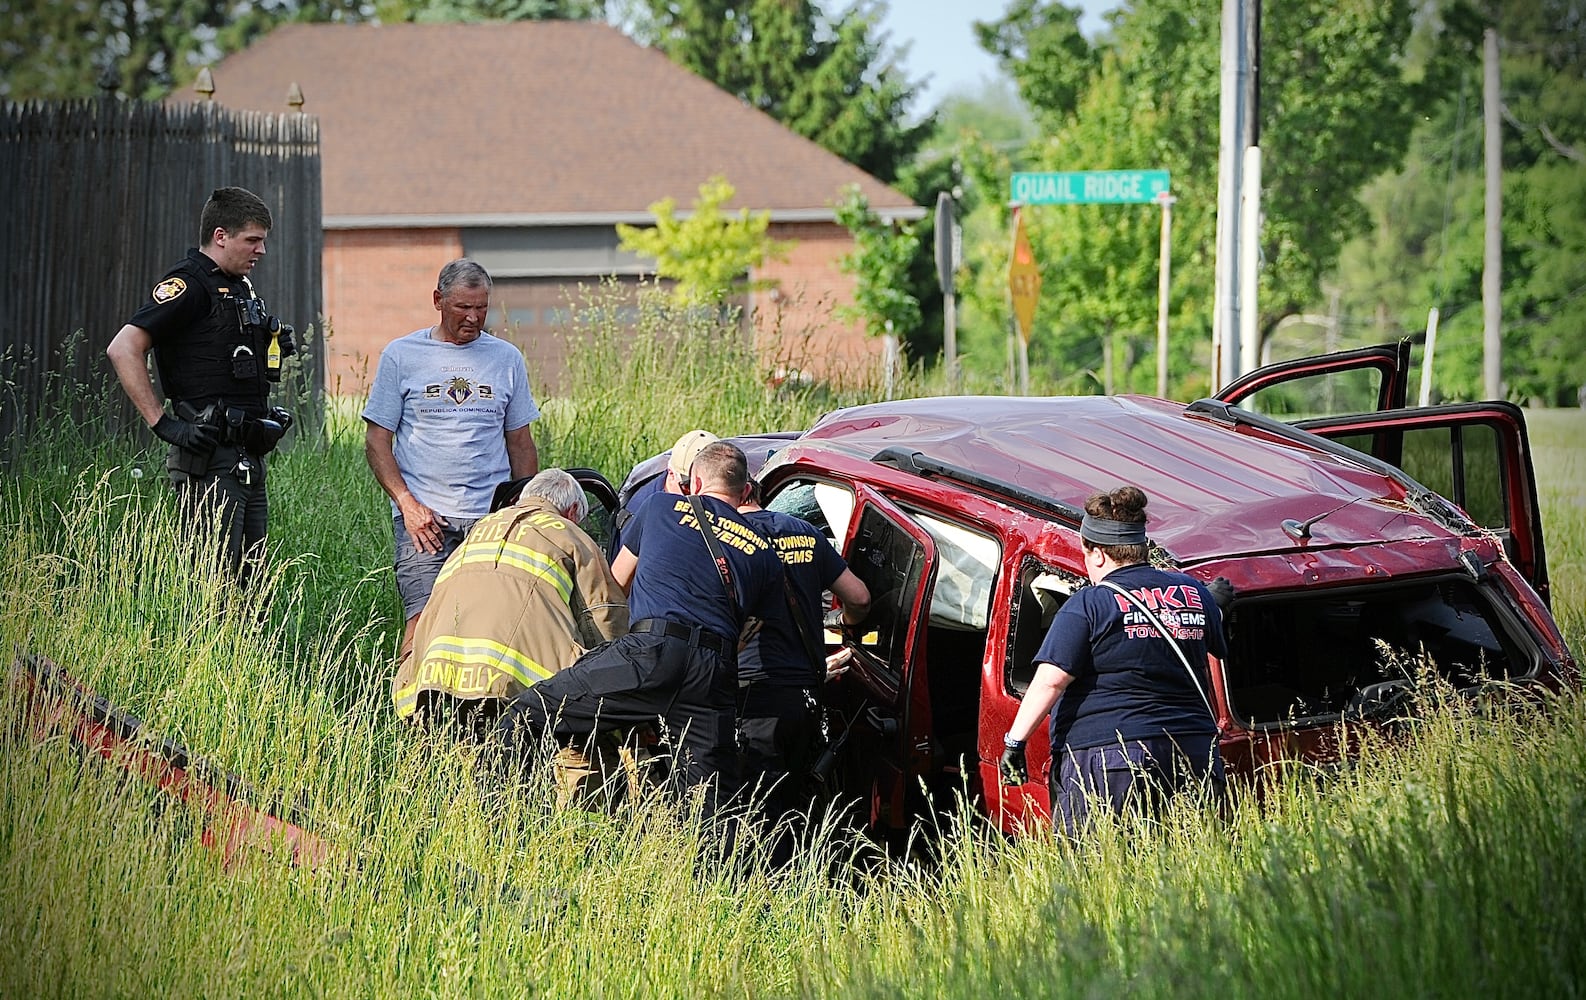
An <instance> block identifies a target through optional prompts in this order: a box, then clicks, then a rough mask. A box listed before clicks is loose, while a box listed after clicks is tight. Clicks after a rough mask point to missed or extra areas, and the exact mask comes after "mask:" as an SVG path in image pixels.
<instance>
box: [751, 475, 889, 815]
mask: <svg viewBox="0 0 1586 1000" xmlns="http://www.w3.org/2000/svg"><path fill="white" fill-rule="evenodd" d="M750 492H751V498H750V501H749V502H748V503H745V504H743V505H742V506H740V507H739V508H738V510H739V512H740V513H742V514H743V516H744V518H745V519H746V520H747V521H748V522H749V523H750V524H752V525H754V527H755V530H757V531H758V532H760V534H761V535H763V536H765V538H766V539H767V540H769V541H770V542H771V545H772V547H773V548H774V549H775V550H776V553H777V557H778V558H779V559H781V560H782V565H783V569H784V572H785V574H786V578H787V584H786V586H785V587H784V588H783V589H784V600H783V605H784V608H785V610H786V613H785V614H782V615H778V616H776V617H773V618H770V619H767V620H766V622H765V624H764V626H763V627H762V628H761V629H760V631H759V633H758V634H756V635H755V637H754V638H753V639H751V640H750V641H749V643H748V644H747V645H746V646H744V648H743V651H742V652H740V653H739V654H738V684H739V686H738V732H739V734H740V740H739V748H740V750H741V751H742V759H743V765H744V773H743V780H744V782H745V784H746V785H747V786H748V787H749V788H750V790H751V792H752V794H754V795H756V796H758V797H760V799H761V801H763V803H764V806H765V813H766V815H767V817H768V818H769V819H771V820H773V821H774V820H776V819H779V818H781V817H782V816H783V815H785V814H787V813H789V812H792V811H796V810H798V809H800V808H802V807H803V806H806V805H807V804H808V802H809V795H808V789H807V787H806V783H805V779H806V778H807V777H808V775H809V769H810V764H811V763H812V761H811V759H810V756H811V750H812V748H813V746H814V742H815V736H816V725H817V722H818V720H817V719H816V716H815V712H814V711H813V709H814V702H813V700H812V698H813V695H814V691H815V689H817V688H818V687H819V686H820V684H821V682H822V681H823V680H824V679H825V671H826V663H825V643H824V642H823V640H822V636H823V635H824V626H823V624H822V620H821V619H822V614H821V611H822V601H821V593H822V591H826V590H830V591H831V592H832V593H834V594H835V595H836V596H837V599H838V600H839V601H841V602H842V614H843V620H844V622H846V623H847V624H850V625H852V624H856V623H858V622H861V621H863V620H864V617H865V613H866V612H867V611H868V610H869V608H870V590H869V588H867V587H866V586H865V584H864V581H863V580H861V579H859V577H857V576H855V575H854V572H853V570H851V569H849V568H848V564H847V563H846V562H844V561H843V557H842V555H841V554H840V553H838V551H837V550H836V549H835V548H833V547H832V544H831V542H829V541H827V540H826V537H825V536H824V535H822V534H821V532H820V529H819V528H816V527H815V526H814V525H813V524H810V523H809V522H808V521H805V520H804V519H802V518H799V517H794V516H793V515H792V514H785V513H782V512H780V511H772V510H765V509H763V508H762V507H761V506H760V505H759V502H758V497H757V496H754V494H755V493H757V492H758V491H757V490H756V489H751V491H750ZM795 615H796V616H797V617H796V618H795V617H794V616H795Z"/></svg>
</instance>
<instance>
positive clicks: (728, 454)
mask: <svg viewBox="0 0 1586 1000" xmlns="http://www.w3.org/2000/svg"><path fill="white" fill-rule="evenodd" d="M748 483H749V472H748V463H747V461H746V460H745V458H744V454H743V452H742V451H740V450H739V449H738V447H737V446H736V445H733V444H730V443H728V442H725V441H718V442H715V443H713V444H710V445H708V446H706V447H705V448H704V449H703V450H701V451H700V453H699V455H698V457H696V458H695V460H694V465H693V468H692V470H691V471H690V474H689V491H690V494H691V495H690V496H678V495H674V494H671V493H657V494H655V495H654V496H653V497H651V498H650V499H649V500H647V501H645V502H644V504H643V505H642V506H641V507H640V508H639V509H638V510H637V511H636V512H635V514H634V518H633V520H632V521H631V522H630V523H629V525H628V528H627V530H626V531H624V533H623V546H622V549H621V551H619V552H618V553H617V557H616V559H615V560H613V561H612V566H611V569H612V574H613V575H614V576H615V577H616V578H617V582H618V583H620V584H622V586H623V587H624V588H626V589H627V590H628V608H629V614H630V616H631V618H632V620H633V624H632V626H631V631H630V632H629V634H628V635H625V636H623V637H621V638H619V639H616V640H614V641H613V642H609V643H606V644H605V645H603V646H599V647H597V648H595V649H593V650H590V651H589V652H588V653H586V654H585V655H584V656H581V657H579V659H578V660H577V661H575V662H574V663H573V665H572V666H570V667H568V668H567V669H566V670H563V671H562V672H561V673H558V674H556V675H555V676H553V677H550V678H548V679H546V680H543V681H541V682H540V683H538V684H536V685H534V686H533V687H531V688H529V689H528V690H527V691H524V692H523V693H522V694H520V695H519V696H518V697H517V698H516V699H514V701H513V703H512V707H511V708H510V709H509V710H508V711H507V712H506V713H505V714H504V715H503V717H502V720H501V731H502V735H503V738H504V739H505V740H506V741H507V742H508V743H509V745H510V744H514V743H515V744H517V745H519V746H520V747H521V746H522V745H523V744H524V742H525V741H526V740H532V739H533V738H534V737H535V736H537V735H538V734H540V733H543V732H545V731H546V730H547V729H553V731H554V732H555V735H556V737H557V738H558V740H574V741H582V740H586V739H587V738H588V737H589V736H590V735H592V734H594V733H595V732H597V731H598V730H607V729H615V728H621V727H624V726H630V725H633V724H635V723H640V722H653V721H655V719H656V718H657V717H660V718H661V719H662V720H663V721H664V723H665V728H666V733H667V735H668V738H669V739H670V740H671V741H672V745H673V747H674V748H675V750H676V753H677V757H678V759H677V760H676V761H675V763H674V773H675V774H677V775H678V776H679V777H680V778H681V779H682V782H683V784H685V785H686V786H687V787H695V786H701V785H703V786H704V787H705V789H706V792H705V811H706V814H707V815H711V814H713V813H714V812H715V811H716V809H717V807H718V805H719V804H720V803H721V802H722V801H724V800H725V799H727V798H729V797H731V796H732V795H734V794H735V793H736V792H737V789H738V775H737V772H738V768H737V736H736V725H735V712H736V705H735V701H736V694H737V689H738V644H739V636H740V634H741V633H742V632H743V631H744V628H745V623H746V621H747V620H748V619H749V618H754V619H757V620H761V621H763V620H764V619H765V618H767V617H770V616H774V615H776V614H778V613H779V605H780V603H781V602H782V600H783V596H782V583H781V573H782V564H781V562H780V561H778V559H777V557H776V553H775V551H774V550H773V549H772V547H771V544H770V542H768V541H767V540H766V539H765V538H764V537H763V536H762V535H761V534H760V533H759V532H757V531H756V530H755V529H754V528H753V527H751V526H750V525H749V523H748V522H747V521H745V520H744V518H743V517H742V515H740V514H739V513H738V510H737V505H738V504H739V503H741V502H743V499H744V497H745V496H746V495H747V490H748ZM696 501H697V502H698V507H697V508H696V506H695V502H696ZM696 509H698V510H702V511H703V514H704V517H703V523H701V518H699V517H698V516H697V515H696ZM706 531H709V532H710V535H711V540H712V541H711V542H707V540H706V536H705V532H706ZM712 545H713V546H714V549H715V551H716V552H719V553H720V558H721V560H722V562H721V563H718V562H717V558H716V556H715V555H713V551H712ZM729 586H730V587H731V593H730V594H729V591H728V587H729Z"/></svg>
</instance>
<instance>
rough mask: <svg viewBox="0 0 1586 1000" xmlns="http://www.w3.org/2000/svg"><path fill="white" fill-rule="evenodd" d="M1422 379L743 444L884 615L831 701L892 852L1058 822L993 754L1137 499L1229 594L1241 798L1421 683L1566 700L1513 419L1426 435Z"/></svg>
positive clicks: (849, 425)
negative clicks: (1046, 644) (917, 824)
mask: <svg viewBox="0 0 1586 1000" xmlns="http://www.w3.org/2000/svg"><path fill="white" fill-rule="evenodd" d="M1408 367H1409V346H1408V344H1401V345H1397V346H1388V347H1377V348H1367V349H1363V350H1358V351H1352V352H1347V353H1343V354H1336V355H1328V356H1325V357H1320V358H1309V359H1305V360H1302V361H1297V362H1290V363H1285V364H1282V365H1274V366H1271V367H1269V368H1265V369H1262V370H1260V371H1257V372H1254V373H1252V374H1251V375H1249V376H1247V377H1245V378H1244V379H1241V380H1240V381H1238V382H1236V383H1235V384H1233V385H1231V386H1229V387H1228V388H1227V389H1226V390H1225V391H1224V392H1223V393H1221V394H1220V395H1219V396H1218V397H1217V398H1215V399H1203V400H1200V401H1198V402H1195V403H1192V404H1190V405H1189V406H1184V405H1182V404H1179V403H1172V402H1168V401H1166V400H1161V399H1156V398H1152V397H1145V396H1113V397H1102V396H1079V397H1047V398H1012V397H951V398H926V399H911V400H903V401H897V402H887V403H876V404H871V405H866V406H858V407H852V408H849V409H844V410H838V411H836V412H833V413H830V414H827V415H826V416H825V417H823V418H822V419H821V420H820V421H819V422H817V423H816V425H815V426H814V427H812V428H810V429H809V430H807V431H805V432H804V433H803V434H800V435H798V436H796V437H793V436H789V435H781V436H771V438H770V439H767V438H755V439H751V440H750V443H752V444H755V445H757V446H762V447H760V448H759V454H765V453H766V451H767V450H769V449H771V448H775V450H774V451H770V454H769V457H768V458H766V459H765V460H764V465H763V467H762V468H761V469H760V472H759V476H760V479H761V481H762V483H763V485H764V490H765V496H766V501H765V502H766V506H768V507H770V508H772V509H777V510H784V511H789V512H791V513H794V514H797V515H798V516H800V517H803V518H805V519H806V520H809V521H811V522H813V523H814V524H816V525H817V526H819V527H820V528H822V529H823V530H824V531H825V532H826V533H827V535H828V537H829V538H830V539H831V540H832V541H833V543H834V544H836V545H837V546H838V548H840V549H841V550H842V552H843V554H844V556H845V557H846V558H847V560H848V564H849V566H851V567H852V568H853V570H854V572H855V573H857V574H858V575H859V576H860V577H861V578H862V579H863V580H864V581H865V583H866V584H867V585H868V587H869V588H870V592H871V594H872V595H873V597H874V605H873V609H872V612H871V615H870V618H869V620H868V621H867V622H866V623H865V625H864V628H863V634H862V635H859V636H857V637H853V638H852V639H850V640H849V641H850V642H851V644H853V645H854V646H855V648H856V651H857V655H856V656H855V658H854V666H853V668H852V669H851V670H849V671H848V672H847V673H846V674H845V675H844V676H843V677H842V678H841V680H840V681H838V682H836V683H834V684H831V685H829V690H828V691H827V692H826V699H825V700H826V702H827V704H828V706H829V707H830V708H831V710H832V712H833V716H834V718H835V719H836V720H837V727H836V728H837V729H838V730H839V732H837V733H834V734H833V735H834V737H836V738H837V739H841V740H843V741H844V748H843V753H842V754H841V755H840V756H839V759H838V761H837V778H838V782H839V784H840V786H841V788H842V789H843V790H844V792H845V794H847V795H850V796H854V797H857V798H858V799H860V801H862V802H863V801H868V803H869V815H870V819H871V821H872V822H873V823H875V824H877V825H879V826H890V827H893V828H899V829H901V828H906V827H907V825H908V824H909V822H910V821H911V820H912V818H913V817H915V816H916V815H918V814H920V813H921V812H923V811H924V810H925V808H926V804H927V799H926V796H927V795H929V796H931V797H932V798H933V799H934V801H936V802H937V803H943V802H950V801H951V800H952V795H953V793H954V792H955V791H959V790H963V789H965V788H966V787H967V790H968V792H969V794H970V795H971V796H972V797H973V798H974V800H975V801H976V802H977V803H979V804H980V805H981V806H982V807H983V808H984V809H986V810H987V811H988V812H989V813H990V814H991V815H992V816H994V817H995V818H996V820H997V821H998V823H999V824H1000V825H1002V826H1003V827H1004V828H1005V829H1010V830H1011V829H1015V828H1017V827H1018V826H1019V825H1020V824H1021V823H1022V822H1024V820H1025V819H1026V814H1027V812H1029V811H1030V810H1032V809H1033V810H1035V811H1036V812H1044V810H1045V808H1046V801H1047V793H1046V781H1045V771H1046V767H1047V765H1048V752H1047V748H1046V747H1045V746H1044V744H1043V741H1039V740H1037V741H1032V742H1031V746H1030V765H1031V767H1030V770H1031V780H1030V782H1029V783H1028V784H1027V785H1025V786H1023V787H1021V788H1017V789H1006V788H1003V787H1002V786H1001V784H1000V783H999V782H998V780H997V771H996V766H997V760H998V759H999V757H1000V756H1001V754H1002V743H1001V737H1002V734H1003V733H1004V732H1005V731H1006V730H1007V729H1008V726H1009V723H1010V722H1011V721H1012V719H1013V715H1014V712H1015V710H1016V708H1017V704H1018V700H1019V697H1020V695H1021V693H1022V692H1023V691H1024V689H1025V687H1026V686H1027V685H1028V683H1029V681H1030V678H1031V676H1032V674H1033V671H1034V667H1033V664H1032V662H1031V658H1032V656H1033V655H1034V653H1035V650H1036V648H1037V646H1038V645H1039V643H1040V641H1041V638H1042V637H1043V636H1044V635H1045V633H1046V630H1047V626H1048V625H1049V624H1050V622H1051V620H1052V616H1053V614H1054V613H1055V612H1056V610H1057V608H1058V607H1059V606H1060V605H1061V604H1062V602H1063V601H1064V600H1065V599H1066V598H1067V597H1068V596H1069V595H1070V594H1072V593H1073V592H1074V591H1075V590H1076V589H1077V588H1079V587H1080V586H1083V585H1084V584H1085V583H1086V575H1085V569H1084V564H1083V561H1082V558H1081V554H1080V546H1079V531H1078V528H1079V520H1080V517H1081V514H1082V509H1081V508H1082V505H1083V503H1084V500H1085V498H1086V497H1087V496H1089V495H1090V494H1091V493H1094V492H1096V491H1097V490H1101V489H1106V488H1110V487H1113V486H1116V485H1119V484H1123V483H1133V484H1135V485H1138V486H1140V487H1141V488H1142V489H1144V490H1145V491H1146V493H1147V494H1148V495H1149V496H1150V500H1151V503H1150V508H1149V514H1150V534H1151V540H1152V543H1153V546H1154V548H1155V551H1154V553H1153V559H1154V561H1155V562H1157V563H1158V564H1159V565H1163V566H1167V567H1171V568H1174V569H1178V570H1181V571H1183V572H1186V573H1189V574H1191V575H1193V576H1196V577H1198V578H1200V579H1202V580H1207V581H1210V580H1212V579H1214V578H1216V577H1219V576H1222V577H1227V578H1228V580H1229V581H1231V582H1232V583H1233V585H1234V588H1235V597H1234V600H1233V603H1232V605H1231V607H1230V608H1229V610H1228V612H1227V614H1226V618H1227V627H1228V632H1229V655H1228V658H1227V660H1226V661H1224V662H1220V663H1219V662H1216V661H1215V660H1214V661H1213V662H1212V664H1211V668H1212V670H1211V673H1212V678H1213V687H1214V690H1215V707H1216V710H1217V714H1218V716H1219V722H1220V724H1221V725H1222V727H1223V733H1224V735H1223V738H1222V750H1223V754H1224V757H1225V759H1226V761H1227V762H1228V765H1229V768H1230V771H1232V772H1233V773H1247V774H1248V773H1251V772H1253V771H1254V770H1256V769H1257V768H1259V767H1261V766H1262V765H1263V764H1265V763H1268V762H1271V761H1274V760H1278V759H1282V758H1292V757H1296V756H1299V757H1309V758H1322V757H1327V756H1332V755H1335V754H1336V753H1337V746H1336V738H1337V735H1338V733H1339V732H1340V731H1341V730H1340V725H1339V724H1340V723H1348V722H1351V721H1354V720H1358V721H1360V722H1361V723H1362V724H1372V720H1374V719H1380V718H1381V717H1383V716H1385V715H1389V714H1392V712H1393V710H1394V708H1395V705H1396V704H1397V703H1398V702H1399V701H1400V700H1401V699H1402V698H1403V696H1404V695H1405V694H1406V693H1408V691H1409V690H1410V688H1411V685H1413V684H1414V683H1415V682H1416V679H1417V677H1418V676H1421V674H1420V671H1421V670H1424V669H1425V668H1424V666H1418V664H1424V663H1430V664H1432V666H1433V668H1434V669H1435V670H1436V671H1437V673H1438V674H1440V675H1441V676H1442V677H1443V678H1445V679H1447V680H1448V681H1450V682H1451V683H1452V684H1454V685H1455V686H1457V687H1460V688H1471V687H1476V686H1480V685H1483V684H1485V683H1488V682H1490V681H1523V682H1531V683H1540V684H1544V685H1547V686H1551V687H1557V686H1559V685H1560V684H1563V683H1574V682H1575V681H1576V679H1577V671H1576V665H1575V663H1574V661H1573V660H1572V658H1571V656H1570V653H1569V651H1568V649H1567V647H1566V646H1565V643H1564V640H1563V637H1562V636H1561V635H1560V633H1559V630H1558V627H1557V626H1556V624H1555V623H1554V621H1553V619H1552V617H1551V615H1550V613H1549V611H1548V584H1547V569H1546V562H1545V559H1544V555H1543V544H1542V532H1541V522H1540V518H1539V515H1538V510H1537V501H1536V488H1535V481H1534V477H1533V475H1532V470H1531V463H1530V457H1529V452H1528V448H1527V441H1526V432H1525V422H1524V418H1523V415H1522V413H1521V411H1520V410H1519V409H1518V408H1517V407H1514V406H1512V405H1510V404H1507V403H1480V404H1462V405H1452V406H1438V407H1422V408H1411V409H1406V408H1405V407H1404V401H1405V392H1406V386H1407V371H1408ZM1342 410H1364V411H1366V412H1356V413H1352V414H1349V415H1343V416H1339V415H1335V414H1337V413H1339V412H1341V411H1342ZM778 438H780V439H778ZM630 485H631V483H630ZM599 492H601V493H602V494H603V495H604V498H605V499H606V502H607V504H608V506H609V505H610V504H611V503H612V502H613V500H614V497H613V496H612V495H611V494H612V491H611V490H610V487H609V486H604V484H602V485H601V487H600V488H599ZM827 638H828V640H829V641H830V642H831V643H833V644H835V643H836V642H839V641H842V640H841V639H840V637H838V636H837V635H836V634H834V633H828V636H827Z"/></svg>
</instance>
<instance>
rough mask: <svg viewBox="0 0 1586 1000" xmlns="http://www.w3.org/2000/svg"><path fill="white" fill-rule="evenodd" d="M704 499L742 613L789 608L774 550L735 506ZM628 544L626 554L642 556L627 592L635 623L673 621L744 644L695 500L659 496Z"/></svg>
mask: <svg viewBox="0 0 1586 1000" xmlns="http://www.w3.org/2000/svg"><path fill="white" fill-rule="evenodd" d="M700 500H701V501H703V502H704V504H705V513H706V515H707V517H708V520H709V522H710V523H709V525H708V527H710V528H711V530H712V533H713V534H715V536H716V538H717V540H718V541H719V542H720V543H721V550H722V553H723V555H725V556H726V559H727V566H728V569H729V571H730V572H731V575H732V579H733V583H734V584H735V586H736V589H737V591H738V605H739V607H740V608H741V609H742V613H743V614H749V615H754V616H756V617H758V618H766V617H769V616H771V615H774V614H776V611H777V607H778V604H779V603H780V602H781V601H782V563H781V561H779V560H778V559H777V557H776V552H775V551H774V550H773V549H772V548H771V543H770V542H769V541H767V540H766V539H765V538H764V537H763V536H762V535H761V534H760V533H759V532H757V531H755V529H754V528H752V527H750V526H749V524H748V523H747V522H745V521H744V519H743V517H742V516H741V515H740V514H739V513H738V512H737V511H736V510H734V509H733V508H732V507H731V506H730V505H728V504H726V503H724V502H723V501H721V500H718V499H716V498H715V497H710V496H702V497H700ZM622 538H623V541H622V545H623V548H625V549H627V550H628V551H629V552H632V553H633V554H634V555H635V556H637V557H638V563H637V565H636V566H635V568H634V574H633V586H632V587H631V588H630V590H629V592H628V611H629V615H630V616H631V617H632V619H633V620H634V621H639V620H641V619H644V618H666V619H670V620H671V621H675V622H681V623H683V624H685V625H698V626H701V627H702V628H705V629H707V630H709V631H711V632H714V633H715V634H717V635H719V636H721V637H722V638H724V639H729V640H732V641H736V640H737V638H738V632H739V630H740V629H741V628H742V627H743V623H742V621H740V620H737V619H735V618H734V617H733V613H732V606H731V605H730V604H729V603H728V601H727V591H726V588H725V587H723V586H722V581H721V574H720V573H719V572H718V571H717V569H716V562H715V560H714V559H712V558H711V556H710V550H709V549H708V548H707V547H706V546H705V538H704V536H703V535H701V534H700V531H699V528H698V526H697V522H696V521H695V518H694V508H693V506H692V505H691V504H690V503H689V500H688V497H686V496H678V495H677V494H675V493H656V494H654V495H653V496H651V497H650V498H648V499H647V500H645V501H644V502H643V503H641V504H640V505H639V507H638V509H637V510H636V511H635V512H634V515H633V520H632V521H631V522H629V524H628V530H627V531H626V532H624V533H623V536H622Z"/></svg>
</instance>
